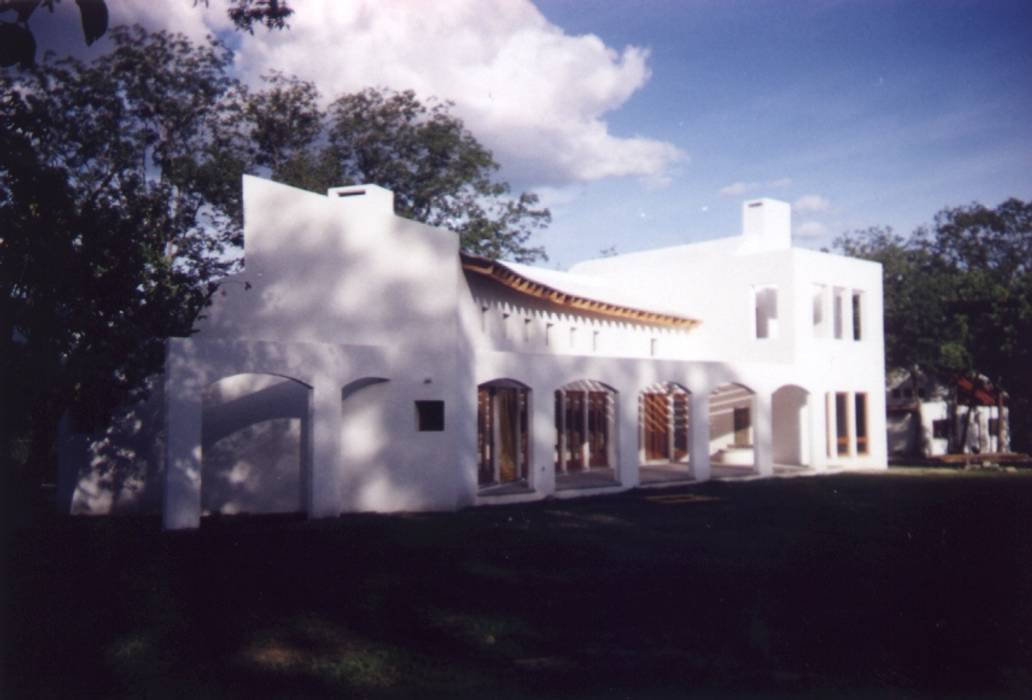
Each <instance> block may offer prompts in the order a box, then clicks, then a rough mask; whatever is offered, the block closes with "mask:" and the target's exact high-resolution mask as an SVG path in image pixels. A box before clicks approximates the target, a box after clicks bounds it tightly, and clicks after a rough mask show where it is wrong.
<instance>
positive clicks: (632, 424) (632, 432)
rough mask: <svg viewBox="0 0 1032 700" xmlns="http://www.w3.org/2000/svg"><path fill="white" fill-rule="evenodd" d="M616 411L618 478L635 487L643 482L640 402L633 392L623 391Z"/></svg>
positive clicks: (628, 485) (618, 398)
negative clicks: (639, 433)
mask: <svg viewBox="0 0 1032 700" xmlns="http://www.w3.org/2000/svg"><path fill="white" fill-rule="evenodd" d="M614 413H615V420H614V423H615V426H614V428H615V430H614V432H615V433H616V434H617V435H618V438H617V443H616V444H617V459H618V461H619V465H618V466H619V468H620V471H619V473H618V474H617V478H618V479H619V481H620V484H621V485H622V486H626V487H628V488H634V487H635V486H637V485H638V484H640V483H641V474H640V472H639V470H638V467H639V465H638V402H637V401H635V396H634V393H633V392H631V391H621V392H620V393H618V394H617V396H616V411H614Z"/></svg>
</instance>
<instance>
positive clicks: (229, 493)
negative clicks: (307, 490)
mask: <svg viewBox="0 0 1032 700" xmlns="http://www.w3.org/2000/svg"><path fill="white" fill-rule="evenodd" d="M310 392H311V389H310V388H309V387H307V386H306V385H304V384H302V383H301V382H298V381H295V380H293V379H285V378H283V377H278V376H274V375H268V374H238V375H234V376H232V377H226V378H224V379H221V380H219V381H217V382H214V383H213V384H211V385H209V386H208V387H207V388H206V389H205V391H204V398H203V411H202V419H201V420H202V423H201V425H202V428H201V445H202V448H201V449H202V453H201V454H202V464H203V469H202V478H201V508H202V509H203V510H204V511H206V512H209V513H224V514H227V515H229V514H235V513H293V512H300V511H302V510H304V498H303V490H302V489H303V484H304V480H303V473H304V469H305V468H306V465H307V464H308V461H309V460H308V456H307V452H308V449H307V443H308V435H309V431H310V426H309V419H308V403H309V394H310Z"/></svg>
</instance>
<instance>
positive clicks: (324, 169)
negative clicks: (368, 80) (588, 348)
mask: <svg viewBox="0 0 1032 700" xmlns="http://www.w3.org/2000/svg"><path fill="white" fill-rule="evenodd" d="M319 104H320V98H319V93H318V91H317V90H316V88H315V86H314V85H312V84H311V83H308V82H305V81H302V80H298V79H296V78H288V77H284V76H282V75H271V76H269V77H268V78H267V86H266V88H265V89H264V90H261V91H259V92H257V93H254V94H251V95H249V96H248V97H247V99H246V100H245V106H244V107H243V110H242V111H243V112H244V113H245V114H246V115H247V118H248V123H249V125H250V126H249V128H250V132H249V134H248V135H247V138H249V140H250V141H251V142H252V143H253V144H254V148H255V153H254V160H255V162H256V163H257V164H258V165H260V166H262V167H264V168H267V169H268V171H269V173H270V174H271V176H272V177H273V179H276V180H280V181H282V182H285V183H287V184H291V185H294V186H296V187H301V188H305V189H309V190H313V191H317V192H325V191H326V189H327V188H329V187H333V186H337V185H351V184H361V183H375V184H378V185H381V186H383V187H386V188H388V189H390V190H393V191H394V197H395V208H396V210H397V212H398V214H400V215H401V216H405V217H408V218H412V219H416V220H417V221H423V222H425V223H428V224H430V225H432V226H441V227H444V228H449V229H451V230H453V231H455V232H457V233H458V234H459V236H460V239H461V244H462V247H463V248H464V249H465V250H467V251H469V252H471V253H475V254H477V255H483V256H485V257H490V258H499V257H508V258H511V259H514V260H516V261H519V262H532V261H534V260H539V259H543V258H544V257H545V255H544V251H543V249H541V248H538V247H529V246H528V245H527V244H528V241H529V239H530V237H531V235H532V234H533V232H534V231H535V230H538V229H540V228H543V227H544V226H546V225H547V224H548V222H549V221H550V220H551V215H550V213H549V212H548V210H547V209H542V208H538V198H537V195H534V194H532V193H527V192H524V193H520V194H519V195H512V194H511V193H510V187H509V185H508V184H507V183H506V182H504V181H501V180H498V179H497V178H496V177H495V176H496V174H497V171H498V169H499V166H498V164H497V163H496V162H495V160H494V158H493V156H492V155H491V152H490V151H489V150H487V149H486V148H484V146H482V145H481V144H480V143H479V142H478V141H477V140H476V138H475V137H474V136H473V135H472V134H471V133H470V132H469V131H468V130H467V129H466V128H465V126H464V125H463V123H462V122H461V121H460V120H459V119H458V118H456V117H454V116H453V115H452V114H451V113H450V112H449V108H450V106H451V105H450V104H449V103H443V102H437V101H435V100H430V101H428V102H427V103H426V104H424V103H422V102H420V101H419V100H418V99H417V98H416V96H415V93H413V92H412V91H405V92H395V91H392V90H387V89H372V88H369V89H366V90H363V91H361V92H357V93H352V94H347V95H343V96H341V97H338V98H337V99H336V100H334V101H333V102H332V103H331V104H330V106H329V108H328V109H326V110H322V109H321V108H320V107H319Z"/></svg>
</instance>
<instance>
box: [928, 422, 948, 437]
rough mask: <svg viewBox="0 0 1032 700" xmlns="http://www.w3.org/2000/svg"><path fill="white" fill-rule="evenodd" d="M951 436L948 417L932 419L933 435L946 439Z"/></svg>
mask: <svg viewBox="0 0 1032 700" xmlns="http://www.w3.org/2000/svg"><path fill="white" fill-rule="evenodd" d="M949 436H950V421H949V419H947V418H943V419H941V420H933V421H932V437H933V438H938V439H940V440H944V439H946V438H948V437H949Z"/></svg>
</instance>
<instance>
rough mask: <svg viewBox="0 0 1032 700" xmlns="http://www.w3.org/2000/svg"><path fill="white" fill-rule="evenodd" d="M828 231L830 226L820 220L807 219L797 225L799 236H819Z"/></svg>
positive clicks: (797, 234)
mask: <svg viewBox="0 0 1032 700" xmlns="http://www.w3.org/2000/svg"><path fill="white" fill-rule="evenodd" d="M827 232H828V227H827V226H825V225H824V224H822V223H820V222H819V221H806V222H804V223H802V224H800V225H799V226H797V227H796V232H795V233H796V236H798V237H799V238H819V237H821V236H823V235H824V234H826V233H827Z"/></svg>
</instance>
